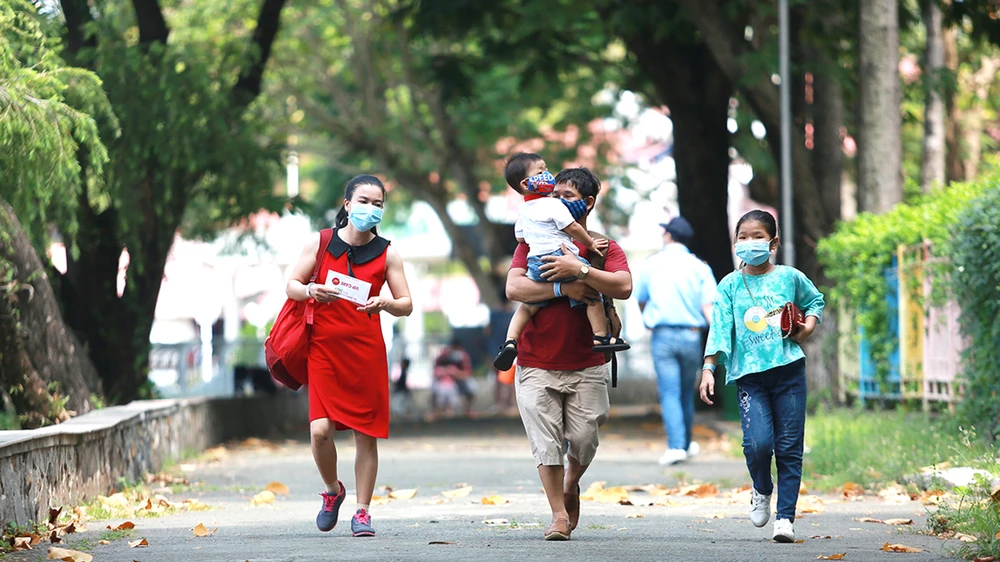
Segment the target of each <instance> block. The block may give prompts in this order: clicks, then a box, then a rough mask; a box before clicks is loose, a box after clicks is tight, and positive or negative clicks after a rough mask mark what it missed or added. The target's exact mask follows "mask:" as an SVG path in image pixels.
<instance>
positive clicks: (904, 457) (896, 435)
mask: <svg viewBox="0 0 1000 562" xmlns="http://www.w3.org/2000/svg"><path fill="white" fill-rule="evenodd" d="M805 443H806V445H807V446H808V447H810V448H811V451H810V452H809V453H808V454H806V455H805V457H804V464H803V469H802V477H803V480H804V481H806V482H807V483H808V484H807V485H808V486H809V487H810V488H814V489H817V490H820V491H830V490H834V489H836V488H838V487H840V486H842V485H843V484H844V483H845V482H854V483H855V484H860V485H861V486H863V487H865V488H866V489H878V488H879V487H882V486H886V485H888V484H891V483H893V482H897V483H902V482H903V478H904V477H905V476H907V475H912V474H916V473H918V472H919V471H920V468H922V467H926V466H930V465H934V464H938V463H942V462H950V463H951V464H952V465H963V466H975V467H983V468H988V465H989V463H988V462H986V461H985V460H984V459H988V458H990V457H991V451H990V449H989V448H988V447H987V446H986V445H984V444H983V443H982V442H981V441H979V440H978V439H976V438H975V436H974V435H973V434H972V433H971V432H969V431H963V430H962V429H961V428H959V427H957V426H956V425H955V424H954V423H952V422H951V421H950V420H949V419H947V418H934V417H931V416H929V415H926V414H924V413H919V412H905V411H864V410H859V409H851V410H833V411H822V410H821V411H818V412H817V413H816V414H814V415H812V416H810V417H809V419H808V420H807V421H806V439H805ZM995 454H996V453H995V451H993V452H992V456H995Z"/></svg>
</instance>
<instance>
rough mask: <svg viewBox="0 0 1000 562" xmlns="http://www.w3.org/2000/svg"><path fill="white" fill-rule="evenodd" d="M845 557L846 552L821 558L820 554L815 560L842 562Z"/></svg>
mask: <svg viewBox="0 0 1000 562" xmlns="http://www.w3.org/2000/svg"><path fill="white" fill-rule="evenodd" d="M845 556H847V553H846V552H841V553H840V554H831V555H829V556H823V555H822V554H820V555H819V556H817V557H816V559H817V560H843V559H844V557H845Z"/></svg>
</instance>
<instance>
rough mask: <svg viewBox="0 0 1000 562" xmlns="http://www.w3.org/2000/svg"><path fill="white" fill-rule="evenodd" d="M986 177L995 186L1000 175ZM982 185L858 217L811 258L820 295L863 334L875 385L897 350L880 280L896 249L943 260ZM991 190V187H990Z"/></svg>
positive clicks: (939, 191) (823, 242)
mask: <svg viewBox="0 0 1000 562" xmlns="http://www.w3.org/2000/svg"><path fill="white" fill-rule="evenodd" d="M997 171H1000V170H997ZM990 177H992V179H993V180H995V179H996V178H997V177H1000V174H993V175H992V176H990ZM988 184H989V182H987V181H976V182H974V183H953V184H951V185H950V186H948V187H946V188H941V189H937V190H935V191H933V192H932V193H929V194H927V195H922V196H918V197H917V198H916V199H914V200H913V201H912V202H910V203H904V204H900V205H897V206H896V207H894V208H893V209H892V210H890V211H888V212H885V213H882V214H880V215H876V214H873V213H861V214H860V215H858V217H857V218H856V219H855V220H853V221H851V222H844V223H841V224H840V225H838V227H837V230H836V231H835V232H834V233H833V234H832V235H830V236H829V237H827V238H825V239H823V240H821V241H820V243H819V245H818V247H817V254H818V257H819V259H820V262H821V263H822V264H823V266H824V269H825V272H826V275H827V277H828V278H829V279H830V280H831V281H832V283H833V286H832V287H828V288H827V291H826V294H828V295H829V296H830V298H831V300H832V301H833V303H834V305H835V306H836V307H837V308H842V309H843V310H848V311H851V312H852V313H853V314H854V318H855V324H856V326H857V327H860V328H862V329H863V330H864V332H865V336H866V338H867V339H868V341H869V344H870V350H871V355H872V360H873V361H874V363H875V365H876V375H877V377H878V380H879V381H882V382H884V381H885V380H886V378H887V376H888V374H889V356H890V355H891V353H892V352H893V350H895V349H896V348H897V347H898V345H899V344H898V342H897V340H896V338H893V337H892V336H891V335H890V333H889V306H888V303H887V302H886V296H887V291H888V288H887V287H886V282H885V278H884V271H885V269H886V268H888V267H890V266H891V265H892V258H893V256H894V255H895V254H896V248H897V247H898V246H899V245H900V244H904V245H907V246H909V245H913V244H919V243H920V242H922V241H923V240H929V241H930V242H931V243H932V244H933V247H934V250H935V253H936V254H938V255H948V253H949V252H950V250H948V247H949V244H950V242H951V241H952V238H953V237H954V235H955V225H956V224H957V223H958V217H959V215H960V214H961V212H962V211H963V210H965V209H966V208H967V207H968V205H969V203H970V202H971V201H973V200H974V199H976V198H977V197H979V196H981V195H982V194H983V192H984V191H985V190H986V189H987V185H988ZM991 185H993V186H995V185H996V183H995V181H994V182H993V183H992V184H991Z"/></svg>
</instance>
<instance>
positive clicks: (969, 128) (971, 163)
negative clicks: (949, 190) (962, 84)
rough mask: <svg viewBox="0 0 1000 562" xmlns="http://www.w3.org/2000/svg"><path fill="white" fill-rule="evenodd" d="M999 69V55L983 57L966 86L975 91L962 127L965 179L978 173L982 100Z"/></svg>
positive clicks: (980, 153) (981, 140)
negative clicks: (965, 153)
mask: <svg viewBox="0 0 1000 562" xmlns="http://www.w3.org/2000/svg"><path fill="white" fill-rule="evenodd" d="M998 70H1000V57H983V58H982V64H981V65H980V67H979V69H978V70H976V71H975V72H974V73H972V76H971V78H970V82H971V83H970V84H968V86H969V87H970V89H971V90H972V91H973V92H974V93H975V95H974V96H973V101H972V106H971V107H970V108H969V109H968V111H966V112H965V119H964V122H963V123H962V129H963V130H964V131H965V148H966V150H967V151H968V152H967V156H966V158H965V179H966V180H971V179H973V178H975V177H976V176H977V175H978V174H979V161H980V160H981V159H982V156H983V148H982V146H983V102H984V101H985V100H986V99H987V96H989V93H990V86H991V85H992V84H993V83H994V82H995V81H996V76H997V71H998Z"/></svg>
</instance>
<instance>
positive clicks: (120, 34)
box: [59, 0, 285, 401]
mask: <svg viewBox="0 0 1000 562" xmlns="http://www.w3.org/2000/svg"><path fill="white" fill-rule="evenodd" d="M284 5H285V0H262V2H261V3H260V4H259V9H257V10H256V13H254V14H246V13H242V12H244V11H246V9H247V3H246V2H239V3H230V4H218V3H210V6H209V7H215V8H219V9H220V10H221V11H222V12H223V13H225V15H226V17H227V20H224V21H222V22H221V23H220V22H219V21H218V20H215V21H201V18H199V17H190V16H191V12H192V11H194V12H196V15H203V12H204V11H205V10H206V6H205V5H204V4H201V3H197V4H195V5H190V4H187V3H181V2H178V3H176V4H174V3H172V4H171V5H169V6H167V8H169V11H167V10H165V9H164V7H163V6H161V5H160V2H158V1H157V0H133V1H132V2H130V3H126V2H122V1H120V0H113V1H109V2H107V3H105V4H102V5H101V9H94V8H93V6H92V5H91V3H90V2H88V0H62V2H61V7H62V15H63V16H64V18H65V27H64V30H63V31H64V36H65V40H66V45H67V49H66V56H67V57H68V58H69V60H70V62H72V63H73V64H76V65H78V66H81V67H85V68H89V69H92V70H93V71H94V72H95V73H96V74H97V75H98V76H100V77H101V79H102V80H103V81H104V84H105V89H106V91H107V93H108V97H109V98H110V100H111V105H112V110H113V113H114V115H115V116H117V119H118V122H119V123H120V131H121V132H120V134H113V132H112V130H111V129H110V128H109V127H108V126H107V125H108V123H109V117H110V116H109V115H107V114H103V115H102V114H98V115H97V117H98V120H99V122H100V123H101V124H102V137H103V138H104V140H105V144H106V145H107V147H108V151H109V158H110V160H109V163H108V165H107V166H105V169H104V170H103V171H98V170H95V169H94V168H93V167H92V166H89V165H83V166H82V167H81V179H82V181H84V182H85V183H86V184H87V185H88V186H90V188H89V189H84V190H81V192H80V193H79V195H78V201H79V205H78V210H77V213H76V219H77V221H78V223H79V230H78V232H77V234H76V237H75V240H76V251H74V252H72V253H71V254H70V259H69V260H68V266H67V271H66V273H65V275H62V276H61V278H60V280H59V285H60V297H61V300H62V303H63V310H64V311H65V314H66V318H67V321H68V322H69V323H70V325H71V326H72V327H73V328H74V329H75V330H76V331H77V332H78V333H79V334H80V335H81V337H82V338H83V339H84V340H85V342H86V344H87V346H88V348H89V351H90V356H91V358H92V359H93V361H94V364H95V365H96V366H97V369H98V371H99V372H100V374H101V377H102V379H103V381H104V385H105V390H106V391H107V392H108V394H109V396H110V397H112V399H114V400H116V401H123V400H130V399H132V398H136V397H138V396H140V395H142V394H143V388H144V387H145V386H146V385H147V384H148V382H147V381H148V379H147V370H148V368H147V366H148V350H149V333H150V329H151V327H152V322H153V312H154V309H155V305H156V299H157V295H158V293H159V289H160V283H161V281H162V278H163V270H164V264H165V262H166V260H167V255H168V252H169V251H170V248H171V245H172V243H173V240H174V237H175V235H176V234H177V230H178V227H179V226H181V224H182V221H183V220H184V218H185V213H186V210H187V209H188V208H189V206H190V205H191V204H192V203H193V202H199V201H201V202H206V201H207V202H210V203H211V208H212V209H213V213H214V215H213V216H212V217H211V218H212V219H213V222H214V224H216V225H221V224H226V223H227V222H229V221H232V220H236V219H237V218H239V217H241V216H245V215H246V214H247V213H248V212H253V211H255V210H257V209H259V208H260V207H262V206H271V207H276V206H277V205H278V202H277V200H276V199H275V198H274V197H272V194H271V191H272V179H273V177H274V171H275V167H274V164H275V162H276V158H275V156H276V153H275V151H273V150H271V149H270V148H269V147H267V146H263V145H262V144H261V142H260V140H259V139H260V138H261V137H262V136H263V135H262V134H261V133H262V125H261V123H260V121H258V120H255V119H253V115H254V100H255V99H256V98H257V96H258V94H259V93H260V90H261V80H262V77H263V74H264V68H265V65H266V63H267V61H268V59H269V57H270V54H271V48H272V45H273V43H274V40H275V37H276V36H277V34H278V28H279V21H280V14H281V11H282V9H283V7H284ZM247 20H249V21H250V24H249V25H247V26H246V27H244V26H243V25H242V24H241V23H240V22H243V21H247ZM234 22H235V23H234ZM172 24H175V25H177V26H178V27H180V31H179V32H178V33H174V37H171V35H172ZM220 29H221V30H224V31H225V32H224V33H220V32H219V31H220ZM75 101H76V103H77V104H79V105H81V106H82V105H84V101H83V100H75ZM86 156H87V151H86V150H83V151H81V157H86ZM126 249H127V251H128V257H129V265H128V274H127V283H126V286H125V289H124V292H123V293H122V294H120V295H119V293H118V287H117V278H118V272H119V260H120V259H121V255H122V252H123V250H126Z"/></svg>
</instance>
